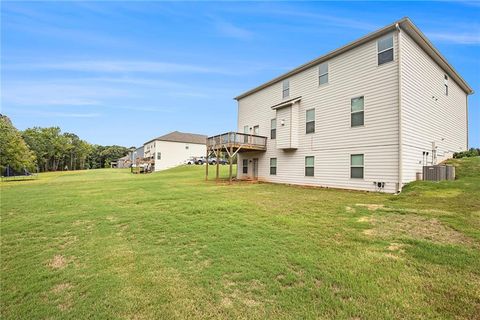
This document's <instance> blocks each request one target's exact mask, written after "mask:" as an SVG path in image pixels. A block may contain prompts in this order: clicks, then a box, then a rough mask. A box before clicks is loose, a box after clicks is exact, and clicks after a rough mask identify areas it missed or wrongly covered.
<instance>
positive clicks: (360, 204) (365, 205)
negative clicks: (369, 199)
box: [356, 203, 385, 211]
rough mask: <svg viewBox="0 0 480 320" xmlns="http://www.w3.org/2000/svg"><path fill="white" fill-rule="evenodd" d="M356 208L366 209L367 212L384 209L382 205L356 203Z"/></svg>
mask: <svg viewBox="0 0 480 320" xmlns="http://www.w3.org/2000/svg"><path fill="white" fill-rule="evenodd" d="M356 206H357V207H364V208H367V209H368V210H369V211H377V210H378V209H383V208H384V207H385V206H384V205H383V204H367V203H357V204H356Z"/></svg>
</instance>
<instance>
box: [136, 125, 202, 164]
mask: <svg viewBox="0 0 480 320" xmlns="http://www.w3.org/2000/svg"><path fill="white" fill-rule="evenodd" d="M206 141H207V136H204V135H201V134H194V133H183V132H178V131H174V132H171V133H169V134H166V135H164V136H161V137H158V138H155V139H152V140H150V141H148V142H146V143H145V144H144V145H143V147H144V157H145V158H151V159H155V171H160V170H164V169H168V168H172V167H175V166H178V165H181V164H183V163H184V161H185V160H187V159H188V158H190V157H199V156H204V155H205V154H206V150H207V149H206Z"/></svg>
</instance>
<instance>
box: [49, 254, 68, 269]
mask: <svg viewBox="0 0 480 320" xmlns="http://www.w3.org/2000/svg"><path fill="white" fill-rule="evenodd" d="M67 265H68V260H67V259H66V258H65V257H64V256H62V255H59V254H57V255H55V256H54V257H53V258H52V259H51V260H50V261H49V262H48V266H49V267H50V268H52V269H58V270H62V269H64V268H65V267H66V266H67Z"/></svg>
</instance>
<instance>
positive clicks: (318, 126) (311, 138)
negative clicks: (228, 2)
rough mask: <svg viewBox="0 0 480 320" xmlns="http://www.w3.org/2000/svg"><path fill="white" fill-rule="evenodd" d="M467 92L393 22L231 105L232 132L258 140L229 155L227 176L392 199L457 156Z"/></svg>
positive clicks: (411, 33) (420, 39)
mask: <svg viewBox="0 0 480 320" xmlns="http://www.w3.org/2000/svg"><path fill="white" fill-rule="evenodd" d="M447 90H448V92H447ZM471 93H473V91H472V90H471V88H470V87H469V86H468V84H467V83H466V82H465V81H464V80H463V79H462V78H461V77H460V76H459V75H458V73H457V72H456V71H455V70H454V69H453V68H452V67H451V66H450V65H449V64H448V63H447V62H446V60H445V58H444V57H443V56H442V55H441V54H440V53H439V52H438V51H437V50H436V49H435V48H434V47H433V45H432V44H431V43H430V42H429V41H428V40H427V39H426V38H425V36H424V35H423V34H422V33H421V32H420V31H419V30H418V29H417V28H416V27H415V26H414V25H413V23H412V22H411V21H410V20H409V19H408V18H404V19H401V20H399V21H398V22H396V23H393V24H391V25H389V26H387V27H385V28H382V29H380V30H378V31H376V32H373V33H371V34H369V35H367V36H365V37H363V38H361V39H359V40H357V41H354V42H352V43H350V44H348V45H346V46H344V47H342V48H339V49H337V50H335V51H332V52H330V53H328V54H326V55H324V56H321V57H319V58H317V59H315V60H313V61H311V62H308V63H306V64H304V65H302V66H300V67H298V68H296V69H294V70H292V71H290V72H288V73H286V74H284V75H281V76H279V77H277V78H275V79H273V80H271V81H269V82H267V83H265V84H263V85H260V86H259V87H257V88H254V89H252V90H250V91H248V92H246V93H244V94H241V95H240V96H238V97H236V98H235V99H236V100H237V101H238V129H237V131H238V132H242V133H248V134H252V135H253V134H256V135H260V136H266V137H267V138H268V139H267V145H266V151H256V152H240V153H239V157H238V164H239V165H238V173H237V177H239V178H253V179H257V178H258V179H260V180H265V181H270V182H278V183H289V184H301V185H313V186H322V187H333V188H346V189H359V190H369V191H384V192H390V193H394V192H397V191H400V190H401V188H402V186H403V185H404V184H405V183H407V182H409V181H412V180H414V179H415V174H416V173H417V172H421V168H422V165H424V164H427V163H428V164H430V163H432V162H434V163H436V162H437V163H438V162H440V161H442V160H444V159H447V158H449V157H452V155H453V153H454V152H457V151H463V150H466V149H467V147H468V142H467V96H468V95H469V94H471ZM426 152H428V156H426Z"/></svg>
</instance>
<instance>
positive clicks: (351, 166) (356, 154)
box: [350, 153, 365, 180]
mask: <svg viewBox="0 0 480 320" xmlns="http://www.w3.org/2000/svg"><path fill="white" fill-rule="evenodd" d="M353 156H362V160H363V164H362V165H361V166H359V165H355V166H354V165H352V157H353ZM352 168H362V177H361V178H354V177H352ZM350 179H355V180H364V179H365V154H364V153H352V154H350Z"/></svg>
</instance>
